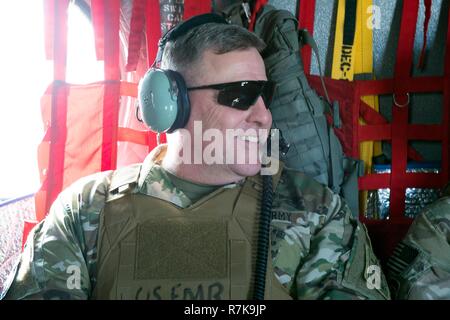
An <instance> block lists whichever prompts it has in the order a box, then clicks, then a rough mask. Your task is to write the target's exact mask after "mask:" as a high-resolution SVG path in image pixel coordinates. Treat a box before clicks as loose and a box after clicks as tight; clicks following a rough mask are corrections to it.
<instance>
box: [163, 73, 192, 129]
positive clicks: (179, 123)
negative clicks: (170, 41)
mask: <svg viewBox="0 0 450 320" xmlns="http://www.w3.org/2000/svg"><path fill="white" fill-rule="evenodd" d="M164 72H165V73H166V75H167V77H168V78H169V79H171V83H172V86H176V88H173V89H174V90H176V92H178V94H177V103H178V112H177V117H176V119H175V122H174V123H173V125H172V126H171V127H170V128H169V130H167V132H168V133H171V132H173V131H175V130H177V129H180V128H184V127H185V126H186V123H187V122H188V120H189V116H190V114H191V104H190V101H189V95H188V90H187V87H186V82H185V81H184V78H183V76H182V75H181V74H180V73H179V72H176V71H173V70H165V71H164Z"/></svg>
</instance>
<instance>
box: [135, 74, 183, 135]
mask: <svg viewBox="0 0 450 320" xmlns="http://www.w3.org/2000/svg"><path fill="white" fill-rule="evenodd" d="M139 105H140V106H141V111H142V118H143V120H144V122H145V124H146V125H147V126H149V128H150V129H151V130H152V131H155V132H168V133H171V132H173V131H175V130H176V129H179V128H182V127H184V126H185V125H186V122H187V120H188V119H189V114H190V107H189V97H188V95H187V89H186V84H185V82H184V79H183V77H182V76H181V74H179V73H178V72H175V71H171V70H161V69H157V68H152V69H150V70H149V71H148V72H147V73H146V74H145V76H144V78H143V79H142V81H141V83H140V84H139Z"/></svg>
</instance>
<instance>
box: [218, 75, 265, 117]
mask: <svg viewBox="0 0 450 320" xmlns="http://www.w3.org/2000/svg"><path fill="white" fill-rule="evenodd" d="M272 95H273V84H272V82H270V81H267V82H266V81H243V82H238V83H230V84H229V85H228V86H227V87H226V88H223V89H222V90H220V91H219V96H218V102H219V103H220V104H221V105H225V106H228V107H232V108H235V109H239V110H247V109H248V108H250V107H251V106H252V105H254V104H255V103H256V101H257V100H258V98H259V96H262V97H263V100H264V103H265V105H266V107H269V104H268V103H270V101H271V99H272Z"/></svg>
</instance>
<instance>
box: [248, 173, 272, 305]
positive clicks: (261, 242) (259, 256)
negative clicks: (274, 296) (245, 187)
mask: <svg viewBox="0 0 450 320" xmlns="http://www.w3.org/2000/svg"><path fill="white" fill-rule="evenodd" d="M262 179H263V192H262V199H261V216H260V223H259V230H258V247H257V251H256V267H255V282H254V290H253V299H254V300H264V291H265V288H266V270H267V256H268V253H269V241H270V221H271V220H272V202H273V186H272V176H271V175H264V176H263V177H262Z"/></svg>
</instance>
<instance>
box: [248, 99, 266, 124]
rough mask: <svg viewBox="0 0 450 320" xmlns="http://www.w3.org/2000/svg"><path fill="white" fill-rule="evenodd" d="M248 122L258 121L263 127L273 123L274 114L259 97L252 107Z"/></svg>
mask: <svg viewBox="0 0 450 320" xmlns="http://www.w3.org/2000/svg"><path fill="white" fill-rule="evenodd" d="M249 111H250V114H249V116H248V119H247V121H248V122H257V123H258V124H259V125H260V126H261V127H268V126H270V125H271V124H272V114H271V113H270V111H269V109H267V108H266V105H265V104H264V100H263V99H262V97H259V98H258V100H257V101H256V103H255V104H254V105H253V106H251V107H250V109H249Z"/></svg>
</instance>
